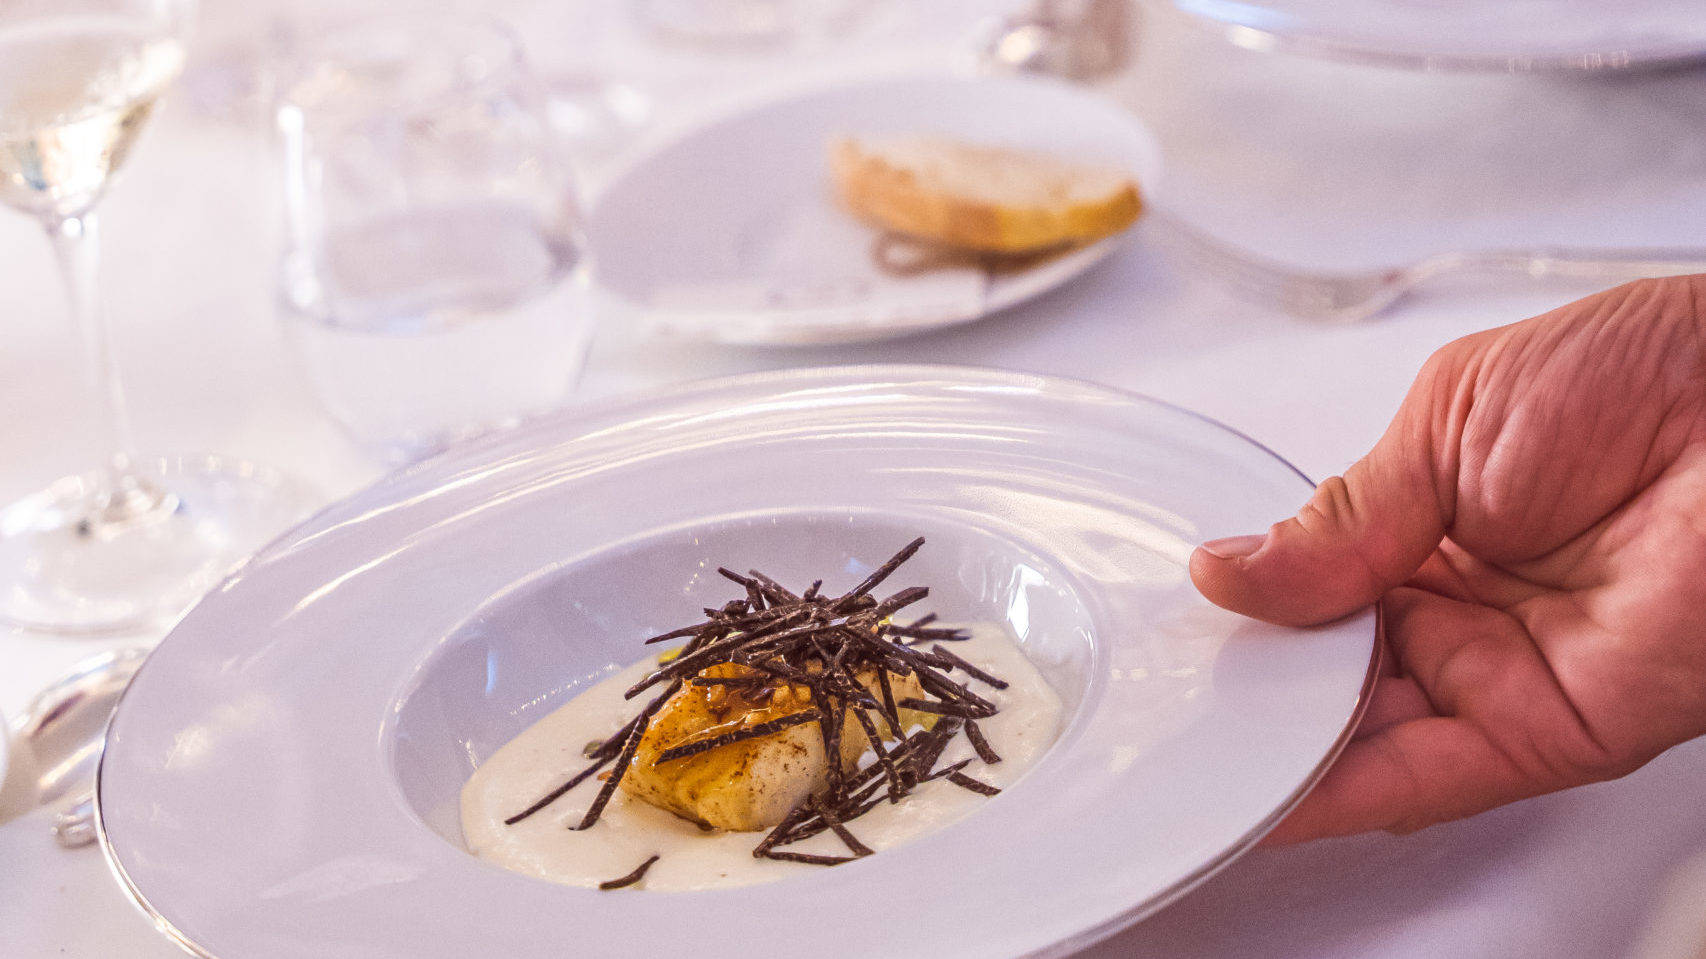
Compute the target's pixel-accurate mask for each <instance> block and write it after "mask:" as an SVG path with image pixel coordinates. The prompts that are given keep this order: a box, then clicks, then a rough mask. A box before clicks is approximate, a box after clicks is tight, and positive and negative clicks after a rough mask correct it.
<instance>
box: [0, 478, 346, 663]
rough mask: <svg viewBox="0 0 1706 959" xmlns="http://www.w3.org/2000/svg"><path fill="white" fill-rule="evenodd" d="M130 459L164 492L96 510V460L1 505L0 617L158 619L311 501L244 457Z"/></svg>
mask: <svg viewBox="0 0 1706 959" xmlns="http://www.w3.org/2000/svg"><path fill="white" fill-rule="evenodd" d="M132 467H133V468H132V470H131V473H132V475H133V476H135V477H136V478H138V479H140V480H142V481H143V482H145V483H147V484H150V485H152V486H154V487H157V488H158V489H160V490H163V491H165V493H166V495H164V496H162V497H160V499H159V501H158V503H157V505H156V508H154V509H152V510H150V511H148V512H146V513H144V514H141V515H137V516H134V517H131V518H128V519H126V520H125V521H124V522H120V523H111V522H100V521H99V519H98V517H99V516H100V515H101V511H102V510H104V509H110V508H111V507H112V495H111V493H110V492H109V491H108V484H107V483H106V479H105V475H104V474H103V473H100V472H91V473H86V474H83V475H81V476H68V477H65V478H64V479H61V480H59V481H58V482H56V483H54V484H53V485H52V486H49V487H48V488H47V489H45V490H43V491H41V492H39V493H36V494H34V495H32V496H27V497H25V498H23V499H21V500H18V501H17V502H14V503H12V504H11V505H9V506H7V507H6V508H5V509H3V510H0V621H3V622H6V623H9V624H11V625H13V626H18V627H22V628H24V629H30V630H38V631H42V632H48V633H62V634H72V635H95V634H102V633H115V632H125V631H130V630H138V629H146V628H149V627H154V626H159V625H162V624H164V623H167V622H169V621H171V620H172V619H174V618H176V617H177V616H178V615H179V614H181V613H182V612H183V611H184V610H185V609H187V608H189V606H190V604H191V603H193V602H195V600H196V599H198V598H199V597H200V596H201V595H202V594H203V593H205V592H206V591H207V590H208V589H209V588H211V587H212V586H213V585H214V584H215V583H217V582H218V581H219V579H220V578H221V577H223V576H224V575H225V574H226V573H227V572H229V571H230V570H231V569H233V568H234V567H235V566H236V565H237V564H238V563H240V562H241V561H242V560H243V559H244V558H245V557H247V556H248V555H249V554H250V553H252V552H254V550H255V549H257V548H258V547H260V546H261V545H262V544H264V543H266V542H267V541H269V540H270V539H272V538H273V537H275V536H277V535H278V534H279V533H281V532H283V531H284V530H285V529H286V528H287V527H289V526H290V525H292V524H293V523H295V522H296V521H298V520H300V519H301V518H302V517H304V516H305V515H306V514H307V513H308V511H309V510H310V509H312V508H313V507H314V506H315V505H316V504H317V502H318V499H317V497H315V496H314V495H313V494H312V493H311V491H309V490H308V489H306V488H305V487H303V486H302V485H300V484H298V483H296V482H294V481H292V480H291V479H289V478H288V477H286V476H285V475H284V474H282V473H279V472H277V471H276V470H272V469H269V468H266V467H262V466H257V465H255V464H253V463H249V462H246V461H243V460H232V459H227V458H223V457H217V456H172V457H138V458H136V459H135V460H134V461H133V463H132ZM92 518H95V519H93V520H92Z"/></svg>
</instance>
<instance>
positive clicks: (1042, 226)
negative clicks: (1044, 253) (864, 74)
mask: <svg viewBox="0 0 1706 959" xmlns="http://www.w3.org/2000/svg"><path fill="white" fill-rule="evenodd" d="M830 162H831V168H832V171H833V173H834V177H835V186H836V191H837V193H838V194H839V195H840V197H841V201H842V202H843V203H844V204H846V205H847V207H848V209H850V210H851V211H852V212H853V213H854V214H855V215H857V216H859V217H860V218H861V219H864V220H867V221H869V222H871V223H873V224H875V225H877V226H880V227H883V228H886V229H889V230H893V231H895V232H897V233H902V234H905V235H907V236H912V237H917V238H918V239H921V240H929V241H932V242H936V243H942V244H946V245H949V246H956V247H962V248H965V249H971V250H979V251H984V252H992V253H1034V252H1038V251H1041V250H1049V249H1054V248H1057V247H1066V246H1075V245H1079V244H1084V243H1090V242H1092V241H1095V240H1099V239H1102V238H1103V237H1106V236H1112V235H1113V234H1115V233H1118V232H1120V231H1121V230H1123V229H1125V228H1126V227H1128V226H1130V225H1131V224H1132V222H1133V221H1134V220H1136V219H1137V215H1138V212H1139V210H1140V209H1141V208H1142V202H1141V201H1140V200H1139V198H1138V192H1137V184H1136V183H1135V182H1133V180H1132V179H1131V178H1130V177H1129V176H1127V175H1126V174H1124V173H1121V172H1120V171H1118V170H1113V169H1109V168H1106V167H1098V166H1092V165H1088V164H1082V163H1074V162H1071V161H1069V160H1063V159H1060V158H1059V157H1054V156H1049V155H1047V154H1042V153H1033V152H1027V151H1022V150H1010V149H1004V148H1000V147H990V146H978V145H975V144H969V143H959V142H955V141H952V140H945V139H939V138H931V137H908V138H900V139H892V140H858V139H843V140H840V141H838V142H837V143H836V144H835V146H834V148H833V151H832V156H831V161H830Z"/></svg>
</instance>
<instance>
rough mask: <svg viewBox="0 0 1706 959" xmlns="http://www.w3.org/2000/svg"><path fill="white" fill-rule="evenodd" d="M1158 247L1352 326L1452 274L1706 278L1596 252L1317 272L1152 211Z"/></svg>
mask: <svg viewBox="0 0 1706 959" xmlns="http://www.w3.org/2000/svg"><path fill="white" fill-rule="evenodd" d="M1146 219H1148V220H1149V221H1150V222H1151V223H1152V224H1153V225H1154V226H1155V227H1159V228H1160V229H1159V230H1158V231H1157V232H1158V234H1159V237H1158V238H1159V239H1160V240H1161V241H1162V242H1163V243H1165V244H1166V245H1167V246H1170V247H1172V248H1174V249H1176V250H1178V251H1179V252H1181V253H1183V254H1184V255H1185V256H1186V257H1188V258H1189V259H1190V260H1191V261H1193V262H1194V263H1195V264H1196V265H1197V266H1198V267H1199V268H1201V269H1203V270H1204V271H1205V272H1207V273H1208V274H1210V275H1212V276H1213V277H1214V278H1215V279H1217V280H1220V281H1222V282H1224V283H1225V284H1226V285H1227V286H1228V287H1230V288H1231V289H1232V290H1233V292H1235V293H1238V294H1240V295H1242V296H1244V297H1245V298H1247V299H1251V300H1254V301H1255V302H1257V303H1261V304H1264V305H1268V306H1277V307H1279V308H1280V309H1281V310H1284V311H1285V312H1287V313H1290V314H1291V315H1293V316H1297V317H1302V318H1304V319H1310V320H1322V321H1328V322H1339V323H1351V322H1355V321H1357V320H1365V319H1368V318H1369V317H1371V316H1374V315H1375V314H1377V313H1379V312H1381V311H1382V310H1384V309H1386V308H1387V307H1389V306H1391V305H1392V304H1394V303H1396V302H1397V301H1399V300H1400V299H1402V298H1404V297H1405V296H1406V295H1408V294H1409V293H1410V292H1412V291H1413V290H1415V289H1416V287H1418V286H1420V285H1422V284H1423V283H1426V282H1428V281H1430V280H1433V279H1436V278H1438V277H1441V276H1445V275H1447V274H1453V273H1489V274H1501V273H1502V274H1515V275H1520V276H1526V277H1530V278H1534V279H1541V278H1547V277H1564V278H1570V279H1583V280H1603V281H1606V282H1607V283H1611V282H1620V281H1623V280H1634V279H1639V278H1641V277H1654V276H1675V275H1677V274H1682V273H1706V247H1696V248H1672V247H1650V248H1639V249H1633V248H1631V249H1597V248H1591V247H1569V248H1564V247H1543V248H1536V249H1530V250H1477V251H1459V252H1453V253H1440V254H1436V255H1434V256H1430V257H1428V258H1426V259H1423V260H1418V261H1417V262H1415V263H1411V264H1409V265H1408V266H1397V267H1388V268H1384V269H1376V270H1363V271H1354V272H1333V273H1329V272H1317V271H1312V270H1303V269H1299V268H1297V267H1293V266H1287V265H1285V264H1283V263H1278V262H1275V261H1273V260H1270V259H1268V258H1266V257H1263V256H1259V255H1257V254H1254V253H1250V252H1248V251H1246V250H1242V249H1239V248H1238V247H1235V246H1233V245H1231V244H1229V243H1226V242H1223V241H1221V240H1218V239H1216V238H1214V237H1212V236H1209V235H1208V234H1206V233H1204V232H1203V231H1201V230H1199V229H1197V228H1196V227H1194V226H1191V225H1190V224H1188V223H1186V222H1184V221H1183V220H1181V219H1179V218H1178V217H1177V216H1174V215H1172V214H1170V213H1167V212H1165V211H1161V210H1154V209H1151V210H1150V211H1149V213H1148V216H1147V217H1146Z"/></svg>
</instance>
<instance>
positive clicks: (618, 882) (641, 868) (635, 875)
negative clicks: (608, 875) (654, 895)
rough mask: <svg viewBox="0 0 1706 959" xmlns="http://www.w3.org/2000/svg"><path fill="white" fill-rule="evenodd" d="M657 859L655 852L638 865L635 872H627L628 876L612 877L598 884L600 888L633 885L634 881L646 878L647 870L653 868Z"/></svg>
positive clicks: (619, 887) (617, 887) (618, 887)
mask: <svg viewBox="0 0 1706 959" xmlns="http://www.w3.org/2000/svg"><path fill="white" fill-rule="evenodd" d="M657 861H658V856H657V854H656V853H654V854H652V856H651V857H650V858H648V859H647V860H646V861H645V862H642V863H640V864H639V865H638V866H635V867H634V871H633V872H631V873H629V874H627V875H626V876H623V877H622V878H621V879H610V880H606V881H605V882H601V883H599V884H598V888H600V889H621V888H622V887H623V886H632V885H633V884H634V883H636V882H639V881H640V880H642V879H644V878H646V870H648V869H650V868H652V863H654V862H657Z"/></svg>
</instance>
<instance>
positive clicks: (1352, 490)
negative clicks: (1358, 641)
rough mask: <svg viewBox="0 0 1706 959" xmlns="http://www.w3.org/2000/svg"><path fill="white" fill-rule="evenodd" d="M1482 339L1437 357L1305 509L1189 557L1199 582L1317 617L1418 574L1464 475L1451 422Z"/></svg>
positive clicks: (1277, 612) (1248, 604) (1308, 619)
mask: <svg viewBox="0 0 1706 959" xmlns="http://www.w3.org/2000/svg"><path fill="white" fill-rule="evenodd" d="M1472 347H1473V344H1470V347H1455V348H1448V349H1447V350H1443V351H1441V353H1440V354H1437V355H1436V357H1435V359H1433V360H1431V361H1429V364H1428V366H1427V367H1426V368H1425V369H1424V370H1423V372H1422V374H1421V376H1419V377H1418V378H1417V380H1416V383H1415V385H1414V386H1413V387H1412V388H1411V390H1410V394H1409V396H1408V397H1406V398H1405V400H1404V404H1403V405H1402V406H1401V407H1400V408H1399V410H1398V415H1397V416H1396V417H1395V418H1394V419H1393V421H1392V424H1391V425H1390V426H1388V427H1387V430H1386V433H1385V435H1383V436H1382V437H1381V438H1380V441H1379V442H1378V443H1377V444H1375V447H1374V449H1373V450H1371V451H1370V452H1369V454H1368V455H1367V456H1365V457H1363V458H1362V459H1361V460H1359V461H1357V462H1356V463H1355V464H1354V465H1352V466H1351V468H1350V469H1348V470H1346V471H1345V475H1344V476H1343V477H1333V478H1331V479H1329V480H1327V481H1326V482H1324V483H1322V484H1321V485H1320V486H1319V487H1318V488H1317V489H1316V490H1315V495H1314V496H1313V497H1311V498H1310V500H1309V502H1308V503H1307V504H1305V505H1304V507H1303V509H1301V510H1299V511H1298V513H1297V515H1296V516H1294V517H1292V518H1291V519H1288V520H1285V521H1284V522H1281V523H1278V524H1275V525H1274V526H1273V527H1271V528H1270V529H1269V530H1268V532H1267V533H1266V534H1264V535H1260V536H1239V537H1232V538H1231V539H1224V540H1216V541H1213V542H1209V543H1205V544H1203V545H1202V547H1200V548H1199V549H1197V550H1196V552H1194V553H1193V554H1192V555H1191V563H1190V568H1191V578H1192V580H1193V581H1194V582H1195V583H1196V586H1197V589H1198V590H1200V591H1201V592H1202V594H1203V595H1204V596H1206V597H1208V599H1209V600H1210V601H1211V602H1213V603H1215V604H1217V605H1220V606H1224V607H1226V608H1227V609H1231V610H1233V611H1235V612H1240V613H1244V614H1246V615H1249V616H1255V617H1257V618H1259V619H1265V620H1269V621H1271V622H1277V623H1283V624H1287V625H1310V624H1314V623H1321V622H1326V621H1328V620H1332V619H1336V618H1338V617H1340V616H1343V615H1345V614H1347V613H1350V612H1351V611H1353V610H1356V609H1360V608H1362V607H1364V606H1367V605H1368V604H1369V603H1372V602H1374V601H1375V600H1376V599H1377V598H1379V597H1380V595H1381V594H1382V593H1384V592H1386V591H1387V590H1389V589H1391V588H1392V587H1394V586H1396V585H1398V584H1399V583H1402V582H1404V581H1405V580H1407V579H1409V578H1410V577H1411V576H1412V575H1413V574H1414V573H1415V572H1416V570H1417V569H1419V568H1420V567H1421V565H1422V563H1423V562H1424V561H1425V560H1427V558H1428V557H1429V556H1430V555H1432V553H1433V552H1434V549H1435V548H1436V547H1437V546H1438V545H1439V543H1440V540H1441V538H1442V537H1443V536H1444V531H1445V529H1446V527H1447V526H1448V525H1449V522H1450V517H1449V516H1448V515H1446V514H1447V511H1448V509H1449V503H1450V502H1451V496H1452V494H1453V493H1454V480H1449V479H1442V477H1447V478H1449V477H1451V476H1454V475H1455V465H1454V464H1455V453H1454V452H1453V451H1452V450H1453V448H1454V447H1455V443H1456V435H1457V433H1456V431H1455V430H1454V429H1453V428H1452V424H1453V423H1455V422H1458V421H1460V420H1461V418H1462V416H1463V412H1464V411H1463V409H1461V408H1460V407H1462V406H1464V405H1465V404H1464V403H1462V402H1459V399H1460V397H1461V396H1463V395H1466V391H1467V390H1468V386H1467V383H1466V381H1467V379H1468V378H1467V377H1466V376H1465V375H1464V370H1465V369H1466V368H1467V364H1468V362H1469V361H1470V359H1471V358H1472V354H1473V349H1472ZM1436 446H1438V447H1439V448H1437V449H1436ZM1441 464H1446V465H1445V466H1444V467H1443V468H1442V466H1441ZM1442 487H1453V488H1446V489H1442Z"/></svg>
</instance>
